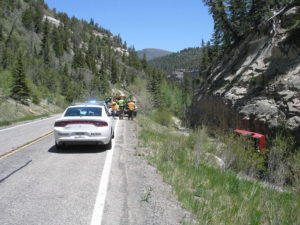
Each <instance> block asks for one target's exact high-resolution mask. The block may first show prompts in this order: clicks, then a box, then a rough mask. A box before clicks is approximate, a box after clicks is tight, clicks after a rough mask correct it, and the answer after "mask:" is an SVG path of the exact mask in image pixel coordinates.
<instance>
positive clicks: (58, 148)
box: [55, 142, 64, 150]
mask: <svg viewBox="0 0 300 225" xmlns="http://www.w3.org/2000/svg"><path fill="white" fill-rule="evenodd" d="M55 147H56V149H57V150H60V149H63V147H64V144H63V143H59V144H58V143H56V142H55Z"/></svg>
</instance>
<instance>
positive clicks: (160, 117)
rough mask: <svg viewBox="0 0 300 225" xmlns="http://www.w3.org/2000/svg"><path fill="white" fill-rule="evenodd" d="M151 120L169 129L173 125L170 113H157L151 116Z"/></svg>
mask: <svg viewBox="0 0 300 225" xmlns="http://www.w3.org/2000/svg"><path fill="white" fill-rule="evenodd" d="M150 118H151V119H152V120H154V121H155V122H156V123H159V124H160V125H163V126H166V127H169V126H171V123H172V114H171V113H170V112H169V111H157V112H154V113H152V114H151V115H150Z"/></svg>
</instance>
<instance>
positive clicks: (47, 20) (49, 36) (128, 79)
mask: <svg viewBox="0 0 300 225" xmlns="http://www.w3.org/2000/svg"><path fill="white" fill-rule="evenodd" d="M146 67H147V65H145V63H142V61H141V60H139V59H138V57H137V53H136V52H135V50H134V49H133V48H127V46H126V43H125V42H124V43H123V41H122V39H121V37H120V36H115V35H113V34H112V33H111V32H110V31H109V30H107V29H104V28H102V27H101V26H100V25H98V24H96V23H94V21H93V20H92V19H91V21H89V22H87V21H84V20H79V19H77V18H75V17H72V18H70V17H69V16H68V15H67V14H66V13H62V12H56V11H54V10H51V9H49V8H48V6H47V4H45V3H44V1H43V0H26V1H11V0H2V1H1V8H0V97H1V101H0V104H4V103H5V104H6V103H9V102H12V101H10V100H9V99H11V98H12V99H14V100H15V101H17V102H18V103H21V104H20V106H22V105H30V104H36V105H39V104H40V103H41V102H44V101H46V100H47V99H48V100H50V101H51V102H53V103H54V104H56V105H59V106H64V105H65V104H69V103H70V102H73V101H76V100H80V99H87V98H89V97H99V98H101V97H103V96H105V95H109V94H110V92H111V88H112V87H113V86H114V85H121V86H126V85H130V84H131V83H133V82H134V80H135V78H136V77H138V76H139V77H141V76H146V74H145V72H144V70H145V68H146ZM1 107H2V106H1ZM28 113H30V112H28ZM6 119H9V118H3V117H1V118H0V120H6Z"/></svg>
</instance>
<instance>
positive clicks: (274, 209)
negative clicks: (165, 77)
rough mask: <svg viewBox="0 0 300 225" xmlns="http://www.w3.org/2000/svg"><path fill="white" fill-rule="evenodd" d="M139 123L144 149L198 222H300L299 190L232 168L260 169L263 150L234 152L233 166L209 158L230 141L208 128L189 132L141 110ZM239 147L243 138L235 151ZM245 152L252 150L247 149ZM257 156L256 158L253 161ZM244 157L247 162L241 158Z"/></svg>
mask: <svg viewBox="0 0 300 225" xmlns="http://www.w3.org/2000/svg"><path fill="white" fill-rule="evenodd" d="M138 123H139V125H140V126H139V139H140V146H141V147H142V148H141V149H144V151H145V153H146V157H147V159H148V160H149V161H150V162H151V163H153V165H155V166H156V167H157V168H158V170H159V171H160V173H161V174H162V176H163V177H164V179H165V180H166V181H167V182H168V183H170V184H171V185H172V186H173V187H174V191H175V193H176V195H177V196H178V199H179V200H180V201H181V202H182V203H183V205H184V207H186V208H187V209H189V210H191V211H192V212H193V214H194V215H195V217H196V219H197V224H209V225H220V224H224V225H225V224H226V225H227V224H230V225H243V224H245V225H246V224H247V225H248V224H251V225H256V224H257V225H258V224H280V225H284V224H287V225H291V224H300V196H299V195H297V194H294V193H281V192H278V191H276V190H273V189H269V188H267V187H264V186H263V185H261V184H260V183H258V182H256V181H250V180H243V179H240V178H239V177H238V176H237V174H236V172H235V170H233V169H230V168H235V167H236V171H237V170H238V169H240V170H244V171H245V172H248V173H252V172H253V171H254V170H258V171H259V170H260V167H261V163H257V164H255V165H253V167H255V168H256V169H253V167H251V165H252V164H253V163H254V161H255V160H256V158H255V157H258V156H256V155H251V156H250V155H238V156H236V158H234V157H233V158H234V159H233V161H232V162H230V161H226V164H227V163H231V166H230V168H229V169H230V170H227V169H226V168H222V167H219V166H215V164H212V163H210V161H209V160H208V159H209V156H211V155H218V154H222V153H223V151H227V152H228V151H229V150H228V149H227V150H226V147H224V146H225V145H221V146H220V144H218V143H217V142H216V141H215V140H214V139H212V138H211V137H210V136H209V135H208V134H207V132H206V130H205V129H199V130H198V131H196V132H194V133H192V134H190V135H189V136H185V135H180V134H178V133H174V132H173V131H171V130H170V129H168V128H166V127H162V126H161V125H158V124H156V123H155V122H154V121H153V120H151V119H149V118H147V117H143V116H139V118H138ZM241 141H243V140H241ZM237 149H238V143H237V145H236V150H232V153H230V154H233V153H234V151H238V150H237ZM244 152H247V151H246V150H245V149H244ZM249 152H250V151H249ZM245 154H248V153H245ZM249 154H252V153H249ZM252 156H253V157H254V159H253V161H249V162H248V161H247V160H250V159H251V158H253V157H252ZM243 157H244V158H245V159H246V160H245V161H246V162H245V165H242V164H241V163H240V162H242V161H243V160H242V159H243ZM229 158H231V156H228V160H229ZM238 158H240V159H238Z"/></svg>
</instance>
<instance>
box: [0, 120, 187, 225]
mask: <svg viewBox="0 0 300 225" xmlns="http://www.w3.org/2000/svg"><path fill="white" fill-rule="evenodd" d="M55 119H56V117H54V118H49V119H47V120H40V121H35V122H33V123H27V124H25V125H21V126H19V125H18V127H15V128H9V129H7V130H6V131H5V130H2V131H0V140H1V152H2V153H3V152H5V151H7V150H10V149H11V148H14V147H17V146H18V145H22V144H24V143H27V142H28V141H30V140H31V139H34V138H36V137H37V136H39V135H41V134H42V133H45V132H48V131H51V130H52V128H53V123H54V120H55ZM115 126H117V127H118V128H117V127H115V130H116V131H117V132H116V133H115V139H114V141H113V148H112V150H104V149H103V148H101V147H92V146H69V147H67V148H66V149H64V150H59V151H58V150H56V148H55V146H54V137H53V135H50V136H47V137H46V138H44V139H42V140H40V141H38V142H36V143H34V144H32V145H30V146H28V147H26V148H24V149H22V150H21V151H18V152H16V153H14V154H12V155H9V156H8V157H5V158H3V159H0V224H1V225H81V224H84V225H100V224H102V225H106V224H107V225H154V224H158V225H168V224H169V225H177V224H180V221H181V220H182V218H186V215H187V214H186V212H185V211H184V210H182V209H181V207H180V206H179V204H178V203H177V201H176V200H174V199H175V198H174V196H172V194H171V192H172V191H171V189H170V187H169V186H168V185H166V184H164V183H163V181H162V179H161V178H160V177H159V176H158V175H157V172H156V170H155V169H154V168H153V167H151V166H150V165H148V164H147V163H146V161H144V160H142V159H141V158H140V157H138V154H137V152H136V151H137V139H136V130H135V125H134V122H133V121H128V120H122V121H118V122H116V123H115ZM38 129H39V130H38ZM14 140H16V141H14ZM108 158H110V159H111V162H109V163H107V162H108V161H109V160H108ZM107 165H109V166H107ZM110 165H111V167H110ZM105 171H106V172H105ZM104 177H106V179H104ZM103 180H107V189H106V187H105V188H103V186H105V185H104V184H103V183H105V182H103ZM101 187H102V188H101ZM101 190H102V191H101ZM144 196H148V198H147V201H145V199H144ZM99 199H100V201H98V200H99ZM101 201H103V202H101ZM101 207H102V208H101ZM100 211H101V213H100ZM95 215H96V216H95ZM94 218H96V219H94Z"/></svg>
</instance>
